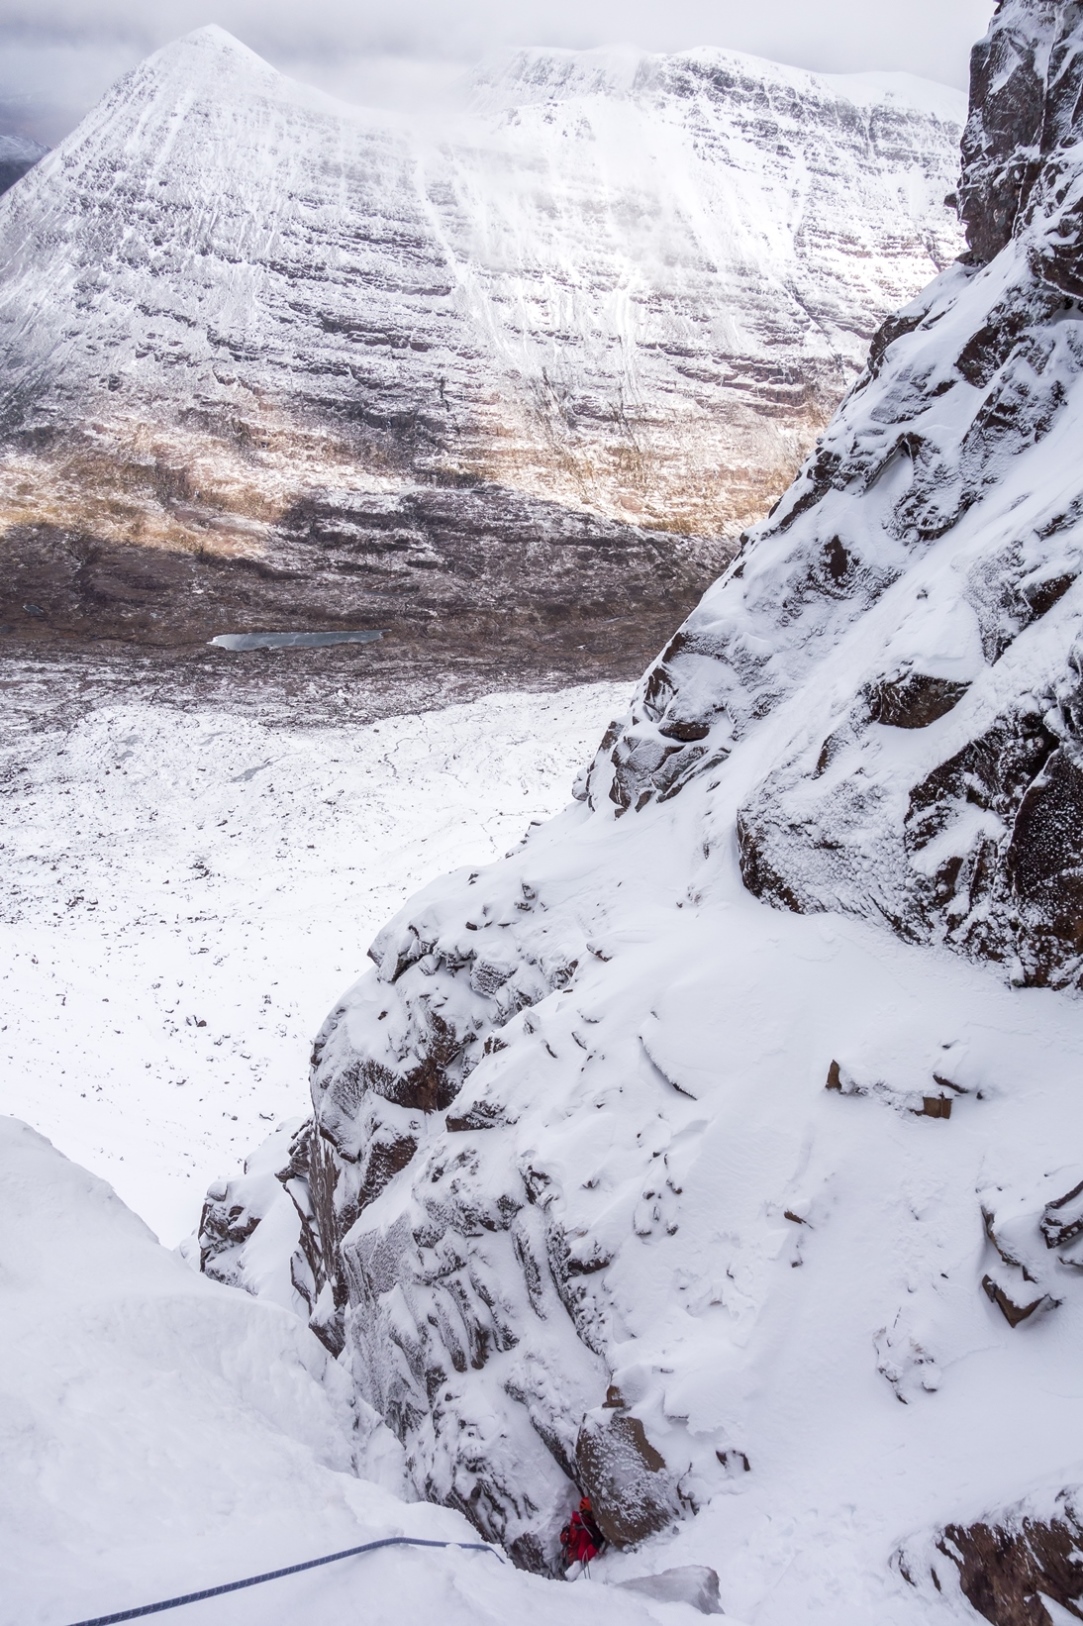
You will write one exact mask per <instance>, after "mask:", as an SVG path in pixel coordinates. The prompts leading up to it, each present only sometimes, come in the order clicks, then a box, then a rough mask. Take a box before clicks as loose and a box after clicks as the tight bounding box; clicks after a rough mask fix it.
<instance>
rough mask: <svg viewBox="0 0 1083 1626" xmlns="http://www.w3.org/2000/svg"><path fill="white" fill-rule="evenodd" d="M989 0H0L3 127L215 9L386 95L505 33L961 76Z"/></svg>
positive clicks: (549, 40) (279, 57) (436, 81)
mask: <svg viewBox="0 0 1083 1626" xmlns="http://www.w3.org/2000/svg"><path fill="white" fill-rule="evenodd" d="M993 3H994V0H906V4H903V5H900V4H891V3H888V0H0V126H3V127H7V128H16V127H22V128H24V129H27V130H29V131H30V132H31V133H34V134H36V135H38V136H39V137H40V138H41V139H44V140H46V141H49V142H52V141H56V140H58V139H59V138H60V136H61V135H63V134H65V133H66V131H67V130H68V129H69V128H70V127H71V126H72V125H73V124H74V123H75V122H77V120H78V119H79V118H80V117H82V115H83V113H84V112H86V111H87V109H88V108H89V107H90V106H92V105H93V103H94V102H95V101H96V100H97V98H98V97H99V96H100V95H101V93H102V92H103V91H104V90H105V89H106V87H107V86H108V85H109V84H110V83H111V82H112V80H113V79H115V78H116V77H117V76H118V75H119V74H121V73H123V72H125V71H126V70H127V69H128V68H129V67H132V66H134V64H135V63H136V62H137V61H139V59H140V58H141V57H143V56H145V55H147V53H148V52H150V51H152V50H154V49H156V47H157V46H159V45H164V44H165V43H166V42H167V41H168V40H170V39H175V38H176V37H177V36H178V35H181V34H185V33H187V32H188V31H189V29H192V28H198V27H199V26H200V25H201V24H203V23H211V22H214V23H220V24H221V25H222V26H223V27H224V28H228V29H230V31H231V32H232V33H234V34H236V35H237V36H238V37H239V38H240V39H242V40H244V42H245V43H246V44H247V45H250V46H251V47H252V48H253V50H256V51H259V52H260V53H261V55H263V56H266V57H268V58H269V59H270V60H271V61H272V62H274V63H276V64H277V65H278V66H279V67H281V68H284V69H285V70H286V71H287V72H290V73H293V74H294V75H295V76H296V77H298V78H303V79H308V80H311V81H314V82H315V83H318V84H320V85H322V86H323V87H324V88H325V89H327V90H330V91H332V92H334V93H335V94H336V95H340V96H345V97H347V98H348V99H352V100H357V101H368V102H377V103H381V104H384V105H392V106H393V105H407V106H408V105H410V104H411V103H412V102H415V101H416V99H417V98H418V97H419V96H437V95H439V94H441V92H442V90H443V89H444V87H446V86H447V85H449V84H450V83H451V82H452V81H453V80H454V79H455V78H457V77H458V76H460V75H461V74H462V73H463V72H464V71H465V70H466V69H467V68H469V66H470V65H471V64H472V63H474V62H476V61H477V60H478V58H479V57H481V56H483V55H484V54H485V53H486V52H487V51H490V50H493V49H499V48H501V47H506V46H509V45H561V46H572V47H582V46H593V45H607V44H632V45H640V46H643V47H644V48H645V49H647V50H653V51H678V50H683V49H686V48H687V47H690V46H694V45H725V46H731V47H733V48H736V49H738V50H742V51H752V52H755V53H757V54H758V55H760V56H768V57H773V58H775V59H776V60H778V61H782V62H791V63H796V64H798V65H799V66H802V67H808V68H815V69H819V70H821V71H829V72H836V73H849V72H854V71H864V70H867V69H895V70H901V71H904V72H908V73H917V74H923V75H925V76H926V77H928V78H931V79H939V80H942V81H943V82H945V83H947V84H952V85H958V86H961V87H962V86H965V84H966V71H967V58H968V55H969V50H970V46H971V44H972V43H973V41H974V40H975V39H977V38H978V37H979V35H981V34H982V33H984V31H985V28H986V26H987V24H988V20H989V17H990V15H991V12H992V10H993Z"/></svg>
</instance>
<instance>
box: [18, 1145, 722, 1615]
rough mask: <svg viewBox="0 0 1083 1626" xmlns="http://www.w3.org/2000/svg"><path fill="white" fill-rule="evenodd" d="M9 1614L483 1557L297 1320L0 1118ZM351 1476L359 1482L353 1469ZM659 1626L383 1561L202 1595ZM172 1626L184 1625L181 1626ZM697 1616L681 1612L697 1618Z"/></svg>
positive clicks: (318, 1607)
mask: <svg viewBox="0 0 1083 1626" xmlns="http://www.w3.org/2000/svg"><path fill="white" fill-rule="evenodd" d="M0 1327H2V1333H0V1440H2V1442H3V1473H2V1474H0V1530H2V1532H3V1540H2V1541H0V1620H2V1621H3V1622H4V1626H57V1622H59V1621H63V1620H71V1619H85V1618H87V1617H88V1616H94V1617H98V1616H100V1615H103V1614H109V1615H112V1614H114V1613H115V1612H119V1611H121V1610H125V1609H135V1608H138V1607H139V1606H140V1605H144V1604H152V1603H156V1602H158V1601H159V1600H162V1599H166V1598H170V1597H176V1596H178V1595H181V1594H185V1593H191V1592H193V1591H198V1590H201V1589H202V1588H204V1587H212V1586H217V1585H221V1584H223V1583H227V1582H230V1581H236V1580H241V1579H243V1578H244V1577H246V1576H250V1575H258V1574H261V1573H265V1572H266V1571H268V1570H274V1569H280V1568H282V1567H284V1566H286V1565H289V1564H293V1563H303V1562H305V1561H306V1560H308V1559H313V1558H319V1557H321V1556H322V1555H323V1554H326V1553H333V1552H341V1551H343V1550H344V1549H346V1548H349V1547H356V1546H360V1545H361V1544H362V1543H364V1542H368V1541H378V1540H381V1539H384V1538H386V1537H396V1536H407V1537H414V1538H420V1539H421V1540H422V1541H423V1542H425V1541H427V1542H430V1543H434V1542H443V1541H447V1542H456V1541H458V1542H474V1541H476V1539H477V1537H476V1533H475V1532H474V1531H473V1530H472V1529H471V1527H470V1526H469V1525H468V1524H467V1523H466V1521H465V1520H464V1519H461V1518H460V1517H459V1516H458V1515H456V1514H454V1513H449V1512H447V1511H446V1510H444V1509H441V1508H435V1507H426V1506H423V1505H419V1504H418V1503H416V1502H415V1503H407V1502H405V1501H403V1500H401V1498H400V1497H399V1496H398V1495H397V1494H396V1489H397V1488H401V1451H400V1449H399V1447H398V1445H397V1443H396V1442H395V1441H394V1440H393V1439H392V1438H391V1436H390V1434H389V1433H388V1431H387V1429H386V1428H384V1427H383V1425H382V1424H380V1423H379V1422H378V1421H377V1420H376V1419H375V1418H374V1417H373V1416H372V1414H371V1413H370V1412H368V1411H367V1409H366V1408H365V1407H364V1406H363V1405H360V1404H358V1403H357V1401H356V1400H355V1399H354V1398H353V1397H352V1396H351V1394H350V1392H349V1391H350V1385H349V1380H348V1378H347V1377H346V1374H345V1373H344V1372H342V1371H340V1370H338V1369H336V1368H335V1367H334V1366H333V1364H332V1363H331V1362H330V1361H329V1360H328V1358H327V1356H326V1354H325V1353H324V1351H323V1350H322V1349H321V1348H320V1346H319V1344H318V1343H317V1342H316V1341H315V1339H313V1338H312V1336H311V1334H310V1333H308V1332H307V1331H306V1330H305V1329H304V1327H303V1326H302V1325H301V1323H300V1322H299V1321H298V1320H297V1318H296V1317H295V1316H292V1315H290V1314H289V1313H288V1312H287V1311H285V1310H280V1309H277V1308H275V1307H274V1306H272V1305H268V1304H260V1303H257V1302H256V1301H255V1300H254V1299H252V1298H249V1297H247V1296H246V1295H245V1294H243V1293H236V1292H233V1291H231V1290H230V1289H229V1288H226V1287H221V1286H219V1285H217V1284H216V1283H213V1282H208V1281H206V1280H205V1279H202V1278H201V1277H199V1276H198V1275H196V1274H195V1273H193V1272H192V1271H190V1270H189V1269H188V1268H187V1267H186V1266H185V1265H183V1264H182V1263H181V1261H180V1260H179V1259H178V1258H177V1257H176V1256H175V1255H172V1254H169V1253H167V1252H166V1251H165V1249H163V1248H161V1247H160V1246H159V1245H158V1243H157V1242H156V1241H155V1240H154V1238H153V1236H152V1235H151V1234H150V1232H149V1231H148V1230H147V1229H146V1227H145V1226H144V1225H143V1224H142V1222H141V1221H140V1220H138V1219H136V1217H135V1215H134V1214H132V1213H130V1212H129V1211H128V1210H127V1209H126V1208H125V1207H124V1205H123V1204H122V1203H121V1202H120V1201H119V1200H118V1198H117V1197H116V1196H115V1194H114V1193H113V1192H112V1191H111V1190H110V1188H109V1187H108V1186H106V1185H105V1184H104V1183H103V1182H102V1181H100V1180H98V1179H96V1178H95V1177H94V1176H93V1175H90V1174H87V1173H86V1172H85V1171H84V1170H83V1169H80V1168H79V1167H77V1166H76V1165H75V1164H72V1163H69V1162H68V1161H67V1160H66V1159H65V1158H63V1157H61V1156H60V1154H59V1153H58V1152H56V1151H54V1150H53V1148H52V1147H51V1146H50V1145H49V1143H48V1142H47V1141H45V1140H43V1139H42V1138H41V1137H40V1136H39V1135H37V1134H35V1133H34V1131H33V1130H31V1129H29V1128H27V1127H26V1125H24V1124H20V1123H18V1122H17V1121H16V1120H14V1119H11V1118H4V1117H0ZM358 1473H360V1474H361V1475H363V1476H364V1477H358ZM359 1594H360V1596H362V1597H363V1600H364V1617H365V1619H366V1620H367V1621H373V1622H376V1623H378V1626H393V1623H394V1626H403V1623H404V1622H406V1623H413V1622H418V1623H420V1622H423V1621H430V1620H435V1619H439V1620H440V1621H442V1622H447V1626H477V1623H484V1626H496V1623H497V1622H500V1621H507V1620H508V1619H515V1620H523V1621H525V1622H530V1623H536V1626H543V1623H544V1626H549V1623H551V1622H560V1623H562V1626H587V1622H588V1621H590V1622H598V1621H601V1622H603V1623H605V1626H652V1623H653V1626H658V1623H659V1622H660V1621H663V1620H664V1621H672V1620H674V1618H675V1617H674V1615H673V1613H672V1609H671V1608H669V1609H667V1610H665V1611H664V1612H663V1613H661V1614H659V1613H656V1612H655V1609H654V1608H653V1607H652V1604H651V1597H652V1596H655V1597H682V1596H683V1597H687V1598H688V1601H689V1602H691V1603H692V1604H693V1605H694V1606H695V1603H696V1599H695V1597H694V1596H693V1595H692V1593H691V1592H690V1591H689V1589H688V1587H687V1586H686V1587H685V1589H684V1591H683V1592H682V1591H680V1590H677V1591H674V1590H672V1589H671V1590H670V1591H669V1592H665V1591H662V1592H658V1593H655V1594H653V1595H652V1594H649V1593H648V1594H647V1595H641V1594H639V1595H637V1594H628V1593H624V1592H622V1593H620V1594H617V1593H609V1592H607V1591H606V1590H605V1589H603V1588H602V1587H599V1586H594V1585H591V1584H590V1583H589V1582H587V1583H584V1584H582V1585H581V1586H580V1587H577V1588H569V1587H561V1588H559V1589H558V1588H556V1587H554V1586H552V1585H551V1584H547V1583H545V1582H543V1581H540V1580H538V1579H536V1578H535V1577H532V1576H524V1575H520V1574H518V1573H517V1572H516V1571H515V1570H514V1569H513V1568H512V1567H511V1566H510V1565H508V1564H501V1563H499V1562H498V1561H497V1559H496V1558H495V1557H493V1556H490V1555H486V1554H483V1553H478V1552H462V1551H455V1550H453V1549H452V1550H449V1549H434V1548H431V1547H430V1548H410V1547H394V1548H392V1549H390V1550H385V1551H383V1552H378V1553H372V1554H368V1555H365V1556H364V1557H361V1558H356V1559H353V1560H349V1561H347V1562H345V1563H340V1564H336V1565H333V1566H331V1567H329V1568H327V1569H320V1570H316V1571H315V1572H312V1573H309V1574H305V1575H298V1576H293V1577H290V1578H288V1579H285V1580H280V1581H276V1582H273V1583H270V1584H268V1585H264V1586H260V1587H258V1588H254V1589H252V1590H251V1591H245V1592H238V1593H233V1594H230V1595H228V1596H226V1597H224V1598H217V1599H206V1600H203V1601H201V1602H200V1603H199V1604H198V1605H197V1606H196V1607H198V1610H199V1616H198V1618H199V1619H200V1620H201V1621H205V1622H206V1623H207V1626H248V1623H251V1626H257V1623H260V1626H289V1623H295V1622H297V1621H298V1620H306V1621H307V1620H319V1621H321V1622H324V1623H325V1626H347V1623H349V1622H353V1621H356V1620H357V1610H358V1596H359ZM178 1618H179V1617H178ZM687 1618H688V1619H689V1620H692V1619H693V1618H694V1615H693V1613H692V1610H688V1611H687Z"/></svg>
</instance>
